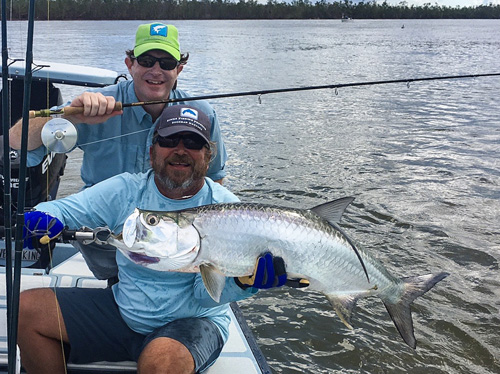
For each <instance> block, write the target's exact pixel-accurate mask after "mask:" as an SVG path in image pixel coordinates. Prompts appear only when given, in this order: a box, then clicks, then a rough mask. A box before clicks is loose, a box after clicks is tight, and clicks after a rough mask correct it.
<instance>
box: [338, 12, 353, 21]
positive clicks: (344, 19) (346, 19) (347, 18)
mask: <svg viewBox="0 0 500 374" xmlns="http://www.w3.org/2000/svg"><path fill="white" fill-rule="evenodd" d="M340 20H341V21H342V22H352V21H353V19H352V18H351V17H349V16H346V15H345V14H344V13H342V17H341V18H340Z"/></svg>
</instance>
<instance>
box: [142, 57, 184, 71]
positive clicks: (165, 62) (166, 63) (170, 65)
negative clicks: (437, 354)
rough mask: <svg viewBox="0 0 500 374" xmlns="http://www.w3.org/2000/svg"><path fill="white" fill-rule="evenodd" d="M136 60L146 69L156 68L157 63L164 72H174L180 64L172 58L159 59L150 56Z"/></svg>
mask: <svg viewBox="0 0 500 374" xmlns="http://www.w3.org/2000/svg"><path fill="white" fill-rule="evenodd" d="M134 58H135V59H136V60H137V63H138V64H139V65H141V66H142V67H145V68H152V67H153V66H155V64H156V62H157V61H158V62H159V63H160V68H161V69H162V70H174V69H175V68H176V67H177V66H179V64H180V62H179V61H177V60H176V59H173V58H170V57H162V58H157V57H154V56H150V55H140V56H139V57H134Z"/></svg>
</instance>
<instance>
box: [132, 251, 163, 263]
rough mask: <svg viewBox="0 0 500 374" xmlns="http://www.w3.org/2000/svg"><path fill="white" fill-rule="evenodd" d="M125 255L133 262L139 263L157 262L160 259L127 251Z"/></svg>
mask: <svg viewBox="0 0 500 374" xmlns="http://www.w3.org/2000/svg"><path fill="white" fill-rule="evenodd" d="M127 255H128V257H129V258H130V259H131V260H132V261H133V262H135V263H136V264H139V265H150V264H157V263H158V262H160V259H159V258H158V257H151V256H148V255H146V254H145V253H137V252H130V251H129V252H128V254H127Z"/></svg>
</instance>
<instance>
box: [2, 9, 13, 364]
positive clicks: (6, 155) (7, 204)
mask: <svg viewBox="0 0 500 374" xmlns="http://www.w3.org/2000/svg"><path fill="white" fill-rule="evenodd" d="M8 61H9V52H8V48H7V4H6V0H2V134H4V136H3V170H2V171H3V217H4V221H3V222H4V225H5V227H6V233H5V234H6V235H7V236H8V237H11V236H12V229H11V225H12V222H11V217H12V211H11V207H12V204H11V201H12V196H11V188H10V182H11V171H10V164H11V162H10V144H9V136H8V135H7V134H8V133H9V129H10V110H9V98H10V87H9V80H8V78H9V66H8ZM5 289H6V302H7V341H9V342H10V336H11V332H10V330H11V328H10V326H12V323H11V316H12V310H11V307H12V241H11V240H6V241H5ZM9 363H10V360H9Z"/></svg>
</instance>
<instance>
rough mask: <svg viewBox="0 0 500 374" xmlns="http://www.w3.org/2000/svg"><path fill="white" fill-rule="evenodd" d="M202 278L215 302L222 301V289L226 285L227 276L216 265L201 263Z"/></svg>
mask: <svg viewBox="0 0 500 374" xmlns="http://www.w3.org/2000/svg"><path fill="white" fill-rule="evenodd" d="M200 273H201V279H203V284H204V285H205V288H206V289H207V292H208V294H209V295H210V297H211V298H212V299H214V301H215V302H217V303H218V302H220V296H221V295H222V290H223V289H224V287H225V285H226V277H225V276H224V275H223V274H222V273H221V272H219V271H218V270H217V269H216V267H215V266H213V265H210V264H202V265H200Z"/></svg>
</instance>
